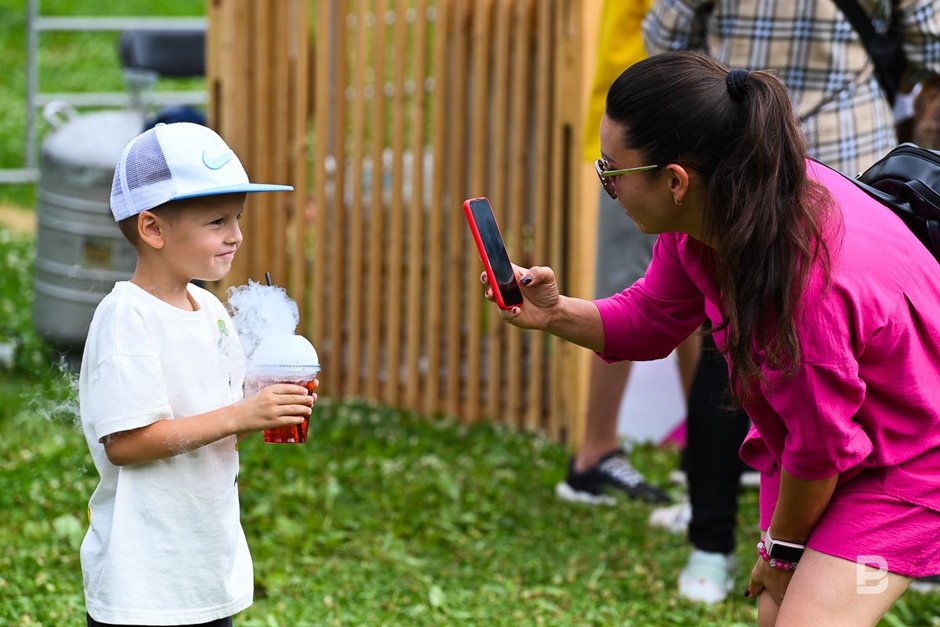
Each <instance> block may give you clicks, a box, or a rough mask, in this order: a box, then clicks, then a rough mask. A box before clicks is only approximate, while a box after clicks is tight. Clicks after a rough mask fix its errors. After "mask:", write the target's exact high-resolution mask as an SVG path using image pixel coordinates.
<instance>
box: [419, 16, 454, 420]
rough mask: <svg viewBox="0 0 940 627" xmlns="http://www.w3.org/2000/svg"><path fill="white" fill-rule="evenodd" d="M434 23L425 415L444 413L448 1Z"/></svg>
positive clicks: (448, 64)
mask: <svg viewBox="0 0 940 627" xmlns="http://www.w3.org/2000/svg"><path fill="white" fill-rule="evenodd" d="M434 7H435V15H436V17H435V22H434V93H433V103H432V108H431V124H432V128H431V134H432V140H431V143H432V155H433V158H432V162H433V164H434V171H433V176H432V178H431V204H430V212H431V213H430V217H429V225H428V252H429V254H428V284H429V285H430V289H429V290H428V294H427V296H426V302H427V314H428V321H427V325H426V327H425V328H426V333H425V346H427V364H428V376H427V382H426V386H425V394H424V405H423V408H424V412H425V413H427V414H431V413H434V412H437V411H442V410H443V409H444V404H443V403H442V402H441V400H440V390H441V367H442V363H441V362H442V359H441V353H442V350H441V348H442V347H441V342H442V340H443V338H444V337H445V336H444V328H443V312H444V302H445V299H444V294H445V289H444V281H443V277H444V267H445V265H446V261H445V257H444V215H443V212H444V211H447V210H448V207H447V205H446V204H445V203H444V180H445V177H444V174H445V172H447V170H448V168H447V167H446V163H447V155H446V148H447V130H448V126H449V124H448V122H447V115H448V114H449V107H448V106H447V104H448V99H447V91H448V90H447V87H448V86H447V81H448V71H449V69H450V67H451V66H450V63H449V54H448V50H449V46H448V42H449V41H450V14H451V3H450V0H436V2H435V5H434Z"/></svg>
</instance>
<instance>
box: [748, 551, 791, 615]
mask: <svg viewBox="0 0 940 627" xmlns="http://www.w3.org/2000/svg"><path fill="white" fill-rule="evenodd" d="M792 577H793V571H792V570H782V569H780V568H774V567H773V566H771V565H770V563H769V562H766V561H764V559H763V558H761V557H758V558H757V563H756V564H754V568H753V569H752V570H751V580H750V581H749V582H748V584H747V591H748V595H747V596H749V597H751V598H755V597H757V596H758V595H760V594H761V593H763V592H766V593H768V594H769V595H770V597H771V598H772V599H773V601H774V603H775V604H776V605H777V606H778V607H779V606H780V604H781V603H782V602H783V595H784V594H785V593H786V591H787V586H789V585H790V579H791V578H792Z"/></svg>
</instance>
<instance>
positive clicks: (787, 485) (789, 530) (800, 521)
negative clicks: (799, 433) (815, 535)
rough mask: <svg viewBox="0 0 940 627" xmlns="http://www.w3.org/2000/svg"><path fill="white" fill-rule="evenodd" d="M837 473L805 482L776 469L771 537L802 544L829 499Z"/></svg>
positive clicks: (837, 478)
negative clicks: (777, 481) (777, 487)
mask: <svg viewBox="0 0 940 627" xmlns="http://www.w3.org/2000/svg"><path fill="white" fill-rule="evenodd" d="M838 480H839V475H838V474H834V475H832V476H831V477H829V478H827V479H816V480H811V481H807V480H805V479H797V478H796V477H794V476H793V475H791V474H790V473H788V472H787V471H786V470H783V469H782V468H781V470H780V493H779V496H778V497H777V506H776V508H774V515H773V518H772V519H771V522H770V529H771V531H772V534H773V537H774V540H784V541H786V542H795V543H796V544H806V539H807V538H808V537H809V534H810V532H811V531H812V530H813V527H815V526H816V522H817V521H818V520H819V517H820V516H822V513H823V512H824V511H825V509H826V507H827V506H828V505H829V500H830V499H831V498H832V493H833V491H834V490H835V489H836V482H838Z"/></svg>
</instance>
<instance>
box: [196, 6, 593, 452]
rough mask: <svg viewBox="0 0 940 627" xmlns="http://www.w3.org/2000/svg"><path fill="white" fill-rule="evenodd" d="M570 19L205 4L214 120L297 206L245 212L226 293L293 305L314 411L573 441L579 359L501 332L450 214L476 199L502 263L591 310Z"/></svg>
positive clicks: (260, 205) (463, 11) (257, 203)
mask: <svg viewBox="0 0 940 627" xmlns="http://www.w3.org/2000/svg"><path fill="white" fill-rule="evenodd" d="M579 4H580V3H578V2H575V1H574V0H322V1H320V2H315V3H312V4H309V5H308V3H306V2H304V1H302V0H285V1H284V2H277V3H252V2H249V1H248V0H213V1H212V2H210V51H209V58H210V64H209V74H210V84H211V85H212V86H213V87H212V89H213V93H212V94H211V95H210V103H211V108H210V112H211V114H212V115H211V118H210V119H211V120H213V121H214V123H215V124H216V126H217V128H219V129H220V130H221V132H222V133H223V135H224V136H225V137H226V138H227V139H229V141H230V142H231V143H232V144H233V147H234V148H235V149H236V151H237V152H238V153H239V154H240V155H246V157H245V158H243V161H244V162H245V164H246V167H247V168H248V170H249V173H250V175H251V176H252V177H254V178H258V179H259V180H260V179H264V180H272V181H276V182H281V181H289V182H291V183H292V184H294V185H295V186H297V187H298V192H297V193H295V194H292V195H277V194H271V195H260V196H259V197H258V198H251V199H250V201H249V202H250V210H249V212H248V213H247V216H246V217H247V222H246V224H245V231H246V244H245V248H246V249H248V254H247V255H245V254H243V255H241V257H242V260H241V261H240V262H239V263H240V264H242V265H240V266H239V267H237V268H236V271H235V272H233V273H232V275H231V282H232V283H239V282H243V281H244V280H245V279H246V278H249V277H250V278H253V279H255V280H258V279H259V277H261V276H263V275H264V272H265V271H271V272H272V274H273V275H274V276H275V278H276V279H277V278H278V277H280V280H279V281H278V282H279V283H281V284H284V285H287V286H288V290H289V292H290V293H291V295H292V296H293V297H294V298H295V299H296V300H298V301H299V302H301V304H302V312H303V315H302V327H303V328H302V332H304V334H305V335H307V336H308V337H309V338H310V339H311V340H312V341H313V342H314V343H315V344H316V346H317V348H318V350H319V352H320V356H321V360H322V362H323V374H322V377H321V379H322V385H323V392H324V393H325V394H328V395H331V396H334V397H360V398H365V399H371V400H374V401H376V402H381V403H386V404H390V405H393V406H398V407H404V408H412V409H415V410H417V411H420V412H422V413H426V414H430V415H434V414H447V415H452V416H456V417H458V418H459V419H461V420H464V421H476V420H479V419H483V418H488V419H495V420H499V421H502V422H506V423H509V424H511V425H515V426H519V427H523V428H527V429H541V430H544V431H546V432H548V433H549V434H551V435H552V436H554V437H556V438H558V439H565V438H566V436H568V437H569V439H570V435H571V433H572V432H573V431H574V430H575V427H574V422H573V421H575V420H576V419H577V418H578V416H577V414H578V413H579V410H580V408H581V404H582V402H583V389H582V388H583V386H582V385H580V384H578V383H577V382H578V381H579V378H578V377H577V376H576V372H577V371H583V370H584V368H583V366H584V365H585V364H586V361H584V359H583V356H582V355H580V354H579V353H578V352H579V351H580V349H575V348H573V347H570V346H567V345H564V344H563V343H561V342H559V341H558V340H556V339H554V338H551V337H548V336H546V335H544V334H540V333H528V332H524V331H520V330H518V329H515V328H513V327H510V326H508V325H505V324H503V323H502V322H501V321H500V320H499V319H498V316H497V314H496V311H495V308H494V307H493V306H492V305H490V304H489V303H487V302H485V300H484V299H483V298H482V293H483V288H482V285H481V283H480V281H479V275H480V272H481V270H482V265H481V263H480V261H479V259H478V257H477V255H476V252H475V249H474V248H473V243H472V238H471V237H470V233H469V230H468V229H467V225H466V221H465V218H464V216H463V211H462V209H461V205H462V202H463V200H464V199H465V198H470V197H474V196H487V197H488V198H489V199H490V200H491V202H492V204H493V206H494V209H495V212H496V216H497V221H498V222H499V224H500V227H501V229H502V231H503V234H504V236H505V238H506V240H507V244H508V248H509V250H510V255H511V257H512V258H513V260H514V261H516V262H517V263H520V264H522V265H527V264H534V263H538V264H540V265H543V264H544V265H551V266H552V267H554V268H555V269H556V272H558V274H559V276H560V277H562V278H563V279H565V281H566V282H565V284H564V285H563V289H564V290H566V291H568V292H569V293H572V292H574V293H578V292H579V291H580V292H582V293H583V292H585V291H587V292H588V293H589V288H586V286H587V284H589V283H590V277H589V276H588V273H586V272H584V271H583V268H584V267H585V266H584V265H583V264H582V263H581V262H580V261H579V260H578V259H575V255H574V252H575V251H574V249H575V247H576V245H578V243H579V241H583V240H584V239H585V233H587V232H590V234H591V235H593V226H594V223H593V214H591V213H590V212H589V213H588V214H587V219H585V220H582V219H579V217H578V216H577V215H576V213H575V211H574V209H573V205H574V204H575V195H576V193H577V192H578V185H577V180H578V177H577V176H575V174H576V168H577V165H578V157H577V155H578V154H579V147H578V145H577V143H578V141H580V129H579V124H580V120H581V117H582V106H581V105H582V103H581V100H582V98H581V97H580V94H581V93H583V90H582V89H581V85H582V83H583V73H584V70H583V69H582V65H583V61H581V60H580V56H581V50H582V48H583V46H584V43H583V42H582V37H583V35H582V33H581V27H580V24H581V15H580V13H579V11H578V6H579ZM262 6H263V8H262ZM308 10H311V11H312V12H311V13H308ZM246 33H250V36H248V41H246V40H244V39H240V38H241V37H244V36H245V34H246ZM308 33H310V34H312V40H310V41H315V45H314V44H312V43H308V38H307V35H308ZM308 46H309V48H308ZM310 51H312V55H310V54H309V52H310ZM308 56H312V57H313V58H314V59H315V62H310V63H308V61H307V59H308ZM308 76H310V78H309V81H310V82H309V83H308V78H307V77H308ZM311 87H312V94H311V93H310V92H311V89H310V88H311ZM308 98H309V100H308ZM595 185H596V183H595ZM308 189H309V190H310V192H309V193H308V192H307V190H308ZM288 196H289V198H288ZM302 205H303V206H302ZM588 239H589V240H590V238H588ZM581 255H582V256H583V255H584V251H583V250H582V251H581ZM566 277H567V278H566ZM580 352H581V353H583V351H580ZM572 382H575V383H574V384H573V383H572Z"/></svg>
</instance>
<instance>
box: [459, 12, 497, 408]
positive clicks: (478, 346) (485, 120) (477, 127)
mask: <svg viewBox="0 0 940 627" xmlns="http://www.w3.org/2000/svg"><path fill="white" fill-rule="evenodd" d="M491 7H492V4H491V0H476V2H474V13H473V57H472V58H473V61H472V63H473V65H472V69H473V71H472V72H471V77H472V79H471V80H472V82H471V90H470V92H471V93H470V95H471V103H470V106H471V119H470V128H471V130H472V134H471V139H470V194H469V195H471V196H483V195H485V194H486V192H487V190H486V157H487V152H486V147H487V142H488V140H489V133H490V124H489V119H490V110H489V106H488V104H489V103H488V99H489V94H490V87H491V85H490V72H489V65H490V64H489V61H490V49H491V42H490V36H489V35H490V8H491ZM464 247H467V248H469V242H468V241H467V238H466V237H465V238H464ZM470 259H471V261H470V263H467V264H466V267H465V278H464V281H465V283H464V285H466V286H467V287H468V288H470V293H469V295H468V303H469V304H468V306H467V310H466V317H465V322H466V325H467V362H466V363H467V378H466V383H465V384H464V399H463V412H462V414H461V418H462V419H464V420H466V421H470V422H475V421H477V420H479V419H480V418H481V415H480V396H481V394H480V392H481V391H482V386H481V379H482V376H481V375H482V372H481V370H482V363H481V362H482V359H481V353H482V351H483V329H482V328H481V325H482V315H481V314H482V312H483V307H482V305H483V296H482V290H481V289H480V281H479V276H480V270H481V266H480V264H479V263H474V262H473V261H472V259H473V255H470Z"/></svg>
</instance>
